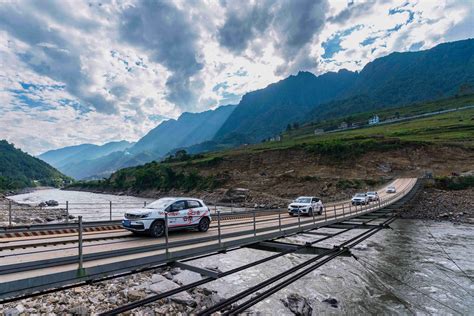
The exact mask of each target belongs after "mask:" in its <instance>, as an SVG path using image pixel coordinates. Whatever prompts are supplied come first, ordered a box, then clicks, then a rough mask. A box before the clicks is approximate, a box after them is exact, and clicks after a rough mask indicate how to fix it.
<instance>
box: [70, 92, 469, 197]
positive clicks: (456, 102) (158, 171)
mask: <svg viewBox="0 0 474 316" xmlns="http://www.w3.org/2000/svg"><path fill="white" fill-rule="evenodd" d="M467 100H471V101H473V102H472V103H465V102H467ZM451 102H453V103H451ZM467 104H474V99H466V98H460V99H452V100H451V101H449V100H443V101H439V102H433V103H427V104H421V105H418V106H416V107H414V108H412V109H408V108H407V109H405V108H404V112H403V113H405V114H407V113H410V114H417V113H418V114H419V113H424V112H426V111H428V112H429V111H431V110H433V109H435V110H440V109H441V106H443V107H442V108H444V109H446V108H452V107H458V106H461V105H462V106H465V105H467ZM395 110H396V109H392V110H387V112H386V113H390V112H389V111H395ZM387 115H388V114H387ZM313 130H314V129H313V128H311V130H308V131H309V132H308V133H306V134H298V133H294V131H292V132H291V133H288V134H286V135H284V137H283V140H282V141H275V142H265V143H260V144H256V145H249V146H242V147H239V148H236V149H231V150H223V151H218V152H211V153H206V154H199V155H194V156H190V155H187V154H186V153H185V152H179V153H177V154H175V155H174V156H172V157H169V158H168V159H166V160H165V161H164V162H162V163H156V162H152V163H148V164H145V165H143V166H139V167H133V168H126V169H122V170H119V171H117V172H115V173H114V174H113V175H112V176H111V177H110V178H109V179H106V180H101V181H95V182H87V183H78V184H75V186H78V187H87V188H90V189H102V188H105V189H117V190H127V189H130V190H134V191H141V190H146V189H157V190H162V191H168V190H171V189H179V190H183V191H189V190H193V189H200V190H202V189H212V188H215V187H218V186H221V185H222V184H223V183H225V182H226V181H227V180H228V179H227V178H226V177H225V176H217V177H212V176H211V177H207V176H202V175H200V174H199V173H198V172H197V170H199V168H201V167H213V166H216V165H218V164H219V163H220V162H221V161H223V160H226V159H227V158H229V157H232V156H234V155H241V154H249V155H251V154H254V153H258V152H263V151H273V150H290V151H291V150H305V151H307V152H308V153H309V154H315V155H321V157H322V158H323V159H324V158H326V161H327V162H336V163H337V162H338V161H340V160H348V159H354V158H356V157H357V156H359V155H362V154H364V153H367V152H373V151H388V150H394V149H401V148H406V147H408V146H414V147H420V146H432V145H449V146H461V147H464V148H468V149H474V109H466V110H462V111H455V112H450V113H444V114H439V115H434V116H429V117H424V118H417V119H413V120H410V121H403V122H396V123H391V124H385V125H375V126H371V127H364V128H360V129H353V130H346V131H339V132H333V133H325V134H321V135H313ZM182 167H184V168H182ZM176 170H186V171H176ZM361 185H362V183H359V182H357V181H350V182H347V181H346V182H344V181H341V182H340V183H338V184H337V186H338V188H340V189H344V188H359V187H360V186H361ZM446 185H447V186H451V187H452V186H453V185H454V184H449V185H448V184H446ZM456 185H458V184H456ZM459 185H461V186H463V185H465V184H464V183H463V184H459Z"/></svg>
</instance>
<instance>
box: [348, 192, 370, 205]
mask: <svg viewBox="0 0 474 316" xmlns="http://www.w3.org/2000/svg"><path fill="white" fill-rule="evenodd" d="M351 202H352V205H360V204H363V205H365V204H368V203H369V197H368V196H367V193H356V195H354V197H352V200H351Z"/></svg>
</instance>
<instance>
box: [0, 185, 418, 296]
mask: <svg viewBox="0 0 474 316" xmlns="http://www.w3.org/2000/svg"><path fill="white" fill-rule="evenodd" d="M418 186H419V182H415V183H414V182H410V183H408V184H407V185H406V187H405V188H403V189H400V192H399V193H397V194H394V195H392V196H390V197H388V198H384V199H382V200H381V201H380V203H373V204H371V205H368V206H356V207H353V206H349V205H346V204H340V205H339V206H336V207H334V206H331V207H326V208H325V210H324V212H323V213H324V214H323V215H322V216H314V217H313V216H309V217H306V216H305V217H303V216H301V214H299V215H300V216H299V217H298V218H294V217H288V216H282V215H283V213H284V212H282V211H280V212H277V213H273V214H267V215H265V216H264V217H258V216H255V219H254V216H251V217H247V218H243V219H241V220H238V221H235V222H233V223H224V224H223V223H222V222H221V220H220V216H221V215H222V214H220V213H218V214H217V215H216V221H217V223H216V224H214V225H213V226H211V228H210V230H211V232H212V233H211V234H206V235H204V236H203V237H199V238H194V236H196V235H194V236H192V237H191V238H187V239H176V240H173V238H169V237H170V235H172V234H170V235H168V234H166V235H165V236H168V238H163V239H164V240H163V239H162V240H161V242H158V243H157V242H152V243H147V242H144V243H139V244H136V241H137V239H131V240H127V239H125V240H121V241H119V242H110V241H105V243H100V244H99V247H102V246H106V245H108V244H112V243H115V244H120V247H118V248H116V249H115V250H107V251H100V252H92V251H85V252H84V250H87V248H88V247H93V245H88V243H87V235H83V236H82V237H83V238H84V239H83V240H82V243H81V242H79V238H80V234H78V235H77V239H76V240H77V243H74V244H73V245H72V246H70V247H69V246H67V247H65V248H62V246H59V247H55V248H54V249H53V250H48V249H47V248H46V249H40V250H39V252H41V253H43V252H48V251H56V252H58V253H59V255H63V257H54V256H53V257H52V256H50V255H47V257H50V258H49V259H44V260H38V259H37V257H36V252H29V255H32V256H34V260H32V259H31V258H24V260H23V259H22V258H21V257H18V254H14V253H11V254H8V253H5V256H2V257H4V258H5V259H7V258H8V257H12V256H13V257H14V259H15V260H11V263H10V264H4V265H3V266H0V278H1V275H8V274H10V273H18V272H22V271H30V270H35V269H44V268H48V267H55V266H62V265H69V264H72V265H74V264H76V265H77V266H78V268H79V269H77V270H68V271H63V272H58V273H53V274H49V275H47V276H43V275H41V276H37V277H30V278H28V279H20V280H15V281H10V282H6V283H3V284H2V283H0V299H4V298H7V297H14V296H18V295H23V294H28V293H33V292H37V291H41V290H48V289H51V288H52V287H54V288H57V287H59V286H62V285H70V284H78V282H79V283H80V282H89V281H93V280H99V279H101V278H103V277H105V276H108V275H109V276H110V275H117V274H118V273H122V272H123V273H128V272H130V271H135V270H140V269H146V268H151V267H153V266H154V267H156V266H157V265H162V264H165V263H170V262H177V261H181V262H185V261H187V260H191V259H192V258H197V257H199V256H207V255H209V254H211V253H218V252H221V251H231V250H233V249H237V248H240V247H245V246H249V245H255V244H256V243H259V242H262V241H265V240H267V241H268V240H273V239H275V238H282V237H287V236H291V235H293V234H298V233H305V232H308V233H310V234H311V231H313V230H315V229H318V228H321V227H329V228H331V227H332V226H334V228H335V229H343V230H342V231H346V230H347V227H349V228H350V227H352V228H354V227H360V228H363V227H364V226H365V225H367V223H368V222H370V221H373V220H374V219H379V218H382V217H392V218H393V213H392V211H393V210H396V209H397V208H398V207H400V205H403V204H404V202H406V201H407V200H408V199H410V198H412V197H413V196H414V194H415V193H416V189H417V187H418ZM335 210H336V212H334V211H335ZM369 213H371V215H368V214H369ZM255 214H257V212H255ZM343 214H344V215H343ZM372 214H373V215H372ZM220 222H221V223H220ZM340 222H344V223H343V224H339V223H340ZM228 224H232V225H228ZM76 225H77V226H76V227H77V228H78V229H79V225H78V224H76ZM224 225H226V226H224ZM239 225H240V227H239ZM341 225H343V226H341ZM336 226H341V227H342V228H341V227H336ZM371 226H374V225H368V226H367V228H370V227H371ZM79 231H80V229H79ZM333 235H337V234H333ZM325 238H327V237H325ZM129 239H130V238H129ZM145 241H146V240H145ZM128 242H130V243H131V244H129V245H127V243H128ZM133 243H135V244H133ZM67 249H70V251H69V252H68V253H67V254H66V253H65V252H64V251H65V250H67ZM110 249H114V247H112V248H110ZM63 250H64V251H63ZM71 250H72V251H71ZM157 250H158V251H159V252H157ZM151 251H153V253H151V254H150V255H139V256H138V258H130V257H128V256H129V255H132V254H140V253H141V254H144V253H146V252H151ZM74 252H75V253H76V255H73V254H74ZM64 255H66V256H64ZM123 255H126V256H127V259H126V260H125V259H124V260H113V263H110V264H104V265H99V266H95V265H93V264H92V265H90V264H89V265H88V268H87V269H81V266H80V263H81V262H82V264H83V265H87V264H86V262H88V261H93V260H99V259H105V258H115V257H120V256H123ZM45 277H47V279H45Z"/></svg>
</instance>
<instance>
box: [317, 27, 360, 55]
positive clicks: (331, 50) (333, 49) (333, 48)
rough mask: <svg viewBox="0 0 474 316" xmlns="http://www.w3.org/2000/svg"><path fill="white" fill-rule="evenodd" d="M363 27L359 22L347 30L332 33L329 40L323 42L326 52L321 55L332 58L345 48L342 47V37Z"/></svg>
mask: <svg viewBox="0 0 474 316" xmlns="http://www.w3.org/2000/svg"><path fill="white" fill-rule="evenodd" d="M363 27H364V26H363V25H361V24H359V25H356V26H353V27H351V28H348V29H347V30H344V31H340V32H336V33H334V34H332V35H331V37H330V38H329V39H328V40H327V41H325V42H323V43H322V46H323V48H324V54H323V55H322V56H321V57H323V58H324V59H328V58H332V56H334V54H336V53H337V52H340V51H341V50H343V49H342V47H341V41H342V38H344V37H346V36H349V35H350V34H351V33H352V32H354V31H356V30H360V29H361V28H363Z"/></svg>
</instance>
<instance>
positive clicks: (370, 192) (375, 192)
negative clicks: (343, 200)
mask: <svg viewBox="0 0 474 316" xmlns="http://www.w3.org/2000/svg"><path fill="white" fill-rule="evenodd" d="M372 193H374V194H377V191H367V194H372Z"/></svg>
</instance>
